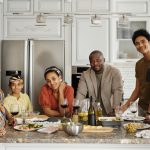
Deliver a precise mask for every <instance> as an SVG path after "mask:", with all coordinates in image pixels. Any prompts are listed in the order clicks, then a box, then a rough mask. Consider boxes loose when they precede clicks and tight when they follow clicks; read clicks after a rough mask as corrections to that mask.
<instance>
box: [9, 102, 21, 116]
mask: <svg viewBox="0 0 150 150" xmlns="http://www.w3.org/2000/svg"><path fill="white" fill-rule="evenodd" d="M10 113H11V114H12V115H13V116H16V115H18V113H19V105H18V104H11V105H10Z"/></svg>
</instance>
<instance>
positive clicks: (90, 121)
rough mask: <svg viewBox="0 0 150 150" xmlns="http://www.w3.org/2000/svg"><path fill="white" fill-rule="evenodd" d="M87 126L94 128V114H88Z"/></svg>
mask: <svg viewBox="0 0 150 150" xmlns="http://www.w3.org/2000/svg"><path fill="white" fill-rule="evenodd" d="M88 125H91V126H96V118H95V114H88Z"/></svg>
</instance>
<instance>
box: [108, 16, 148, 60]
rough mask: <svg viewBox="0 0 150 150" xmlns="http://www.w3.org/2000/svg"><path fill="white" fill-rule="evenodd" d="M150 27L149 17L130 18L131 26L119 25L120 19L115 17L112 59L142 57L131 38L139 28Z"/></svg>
mask: <svg viewBox="0 0 150 150" xmlns="http://www.w3.org/2000/svg"><path fill="white" fill-rule="evenodd" d="M141 28H143V29H148V30H149V28H150V20H149V18H148V17H134V18H129V26H127V27H125V26H119V24H118V19H117V18H113V19H112V22H111V31H112V32H111V36H110V37H111V47H113V51H111V61H113V62H116V61H123V62H125V61H136V60H137V59H139V58H141V57H142V56H141V54H140V53H139V52H137V50H136V48H135V46H134V44H133V42H132V40H131V38H132V35H133V33H134V31H136V30H138V29H141Z"/></svg>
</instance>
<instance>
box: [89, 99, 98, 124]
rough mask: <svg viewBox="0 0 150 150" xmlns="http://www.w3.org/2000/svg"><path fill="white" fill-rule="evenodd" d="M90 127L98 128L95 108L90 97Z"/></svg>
mask: <svg viewBox="0 0 150 150" xmlns="http://www.w3.org/2000/svg"><path fill="white" fill-rule="evenodd" d="M88 125H91V126H96V115H95V109H94V106H93V104H92V96H91V97H90V106H89V110H88Z"/></svg>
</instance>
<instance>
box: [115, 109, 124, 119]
mask: <svg viewBox="0 0 150 150" xmlns="http://www.w3.org/2000/svg"><path fill="white" fill-rule="evenodd" d="M122 113H123V112H122V109H121V106H116V108H115V116H116V118H117V119H121V117H122Z"/></svg>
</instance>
